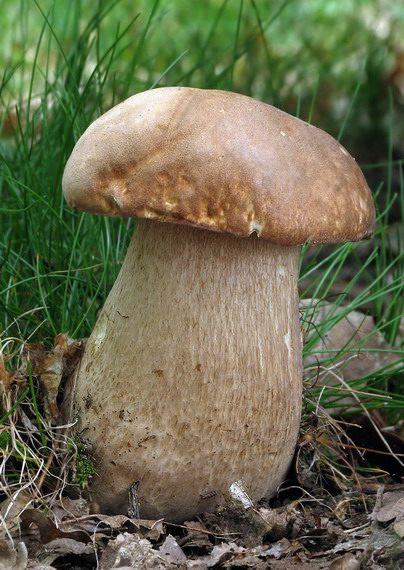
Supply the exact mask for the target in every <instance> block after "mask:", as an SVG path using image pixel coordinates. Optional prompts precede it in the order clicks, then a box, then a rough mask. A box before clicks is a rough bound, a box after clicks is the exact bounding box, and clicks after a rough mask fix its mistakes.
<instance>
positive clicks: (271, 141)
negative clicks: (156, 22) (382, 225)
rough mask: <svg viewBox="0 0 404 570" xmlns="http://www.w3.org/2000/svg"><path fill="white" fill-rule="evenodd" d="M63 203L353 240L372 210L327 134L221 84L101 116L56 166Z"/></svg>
mask: <svg viewBox="0 0 404 570" xmlns="http://www.w3.org/2000/svg"><path fill="white" fill-rule="evenodd" d="M63 192H64V195H65V198H66V200H67V202H68V203H69V205H71V206H73V207H76V208H78V209H79V210H83V211H86V212H90V213H95V214H102V215H107V216H123V217H131V216H136V217H143V218H150V219H156V220H159V221H165V222H174V223H183V224H189V225H192V226H196V227H200V228H204V229H210V230H215V231H219V232H227V233H232V234H235V235H238V236H241V237H247V236H249V235H251V234H252V233H254V232H255V233H257V234H258V235H259V236H260V237H261V238H264V239H266V240H268V241H270V242H272V243H277V244H281V245H300V244H303V243H306V242H311V243H312V244H319V243H337V242H344V241H358V240H360V239H362V238H363V237H369V236H371V235H372V228H373V222H374V217H375V210H374V205H373V200H372V196H371V193H370V190H369V188H368V186H367V183H366V181H365V178H364V176H363V174H362V172H361V170H360V168H359V167H358V166H357V164H356V162H355V160H354V159H353V158H352V157H351V156H350V154H349V153H348V152H347V151H346V150H345V149H344V148H343V147H342V146H341V145H340V144H339V143H338V142H337V141H336V140H335V139H333V138H332V137H331V136H330V135H328V134H327V133H325V132H324V131H322V130H320V129H318V128H316V127H314V126H312V125H309V124H308V123H305V122H304V121H301V120H299V119H297V118H295V117H292V116H291V115H288V114H287V113H284V112H283V111H280V110H279V109H276V108H274V107H272V106H270V105H267V104H266V103H262V102H259V101H256V100H254V99H252V98H250V97H246V96H244V95H239V94H237V93H230V92H227V91H213V90H203V89H193V88H188V87H165V88H160V89H154V90H151V91H146V92H143V93H139V94H137V95H134V96H133V97H130V98H129V99H127V100H126V101H124V102H123V103H120V104H119V105H117V106H116V107H114V108H112V109H111V110H110V111H108V112H107V113H105V114H104V115H102V116H101V117H100V118H99V119H97V120H96V121H95V122H94V123H92V124H91V125H90V126H89V128H88V129H87V130H86V131H85V133H84V134H83V136H82V137H81V138H80V140H79V141H78V142H77V144H76V146H75V148H74V150H73V152H72V155H71V157H70V159H69V161H68V163H67V165H66V169H65V172H64V176H63Z"/></svg>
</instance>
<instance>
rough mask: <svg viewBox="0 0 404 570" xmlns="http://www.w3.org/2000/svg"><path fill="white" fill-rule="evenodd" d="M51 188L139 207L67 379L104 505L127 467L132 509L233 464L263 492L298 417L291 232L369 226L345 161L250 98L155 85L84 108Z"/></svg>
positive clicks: (185, 509)
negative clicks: (101, 109)
mask: <svg viewBox="0 0 404 570" xmlns="http://www.w3.org/2000/svg"><path fill="white" fill-rule="evenodd" d="M63 192H64V195H65V197H66V200H67V202H68V203H69V204H70V205H71V206H73V207H76V208H78V209H80V210H83V211H86V212H91V213H95V214H102V215H108V216H123V217H128V216H136V217H138V218H141V220H139V221H138V222H137V223H136V227H135V231H134V235H133V238H132V241H131V243H130V246H129V249H128V252H127V255H126V257H125V260H124V263H123V266H122V269H121V271H120V274H119V276H118V278H117V281H116V283H115V285H114V286H113V289H112V290H111V292H110V295H109V297H108V299H107V301H106V304H105V306H104V308H103V309H102V311H101V313H100V315H99V318H98V321H97V323H96V325H95V328H94V330H93V332H92V334H91V336H90V338H89V340H88V342H87V346H86V349H85V353H84V356H83V359H82V361H81V364H80V367H79V369H78V372H77V374H76V376H75V381H74V386H73V389H72V398H73V408H74V414H75V415H76V416H77V417H78V430H79V432H80V435H81V437H82V438H83V439H84V440H85V441H87V442H88V443H89V444H90V446H91V450H92V453H93V455H94V457H95V458H96V461H97V469H98V471H97V476H96V477H94V482H93V490H94V492H95V493H96V495H97V500H98V502H99V503H100V504H101V507H102V508H103V509H104V510H105V511H106V512H114V513H117V512H124V511H125V509H127V506H128V496H129V490H130V489H131V487H132V485H133V484H135V483H136V484H137V485H138V500H139V505H140V515H141V516H142V517H150V518H153V517H164V518H166V519H168V520H174V521H181V520H185V519H186V518H188V517H191V516H193V515H195V514H196V513H198V512H201V511H205V510H211V509H213V508H214V507H215V506H216V505H218V504H220V503H221V501H222V500H223V493H224V492H225V491H226V490H227V489H228V487H229V486H230V485H231V484H232V483H233V482H234V481H238V480H240V479H242V480H244V481H245V483H246V486H247V489H248V490H249V492H250V494H251V496H252V498H253V499H260V498H262V497H264V496H267V495H269V494H271V493H273V492H274V491H275V490H276V488H277V486H278V485H279V484H280V483H281V482H282V480H283V479H284V477H285V474H286V472H287V470H288V467H289V465H290V462H291V459H292V456H293V452H294V447H295V443H296V439H297V435H298V427H299V420H300V408H301V390H302V347H301V335H300V326H299V313H298V294H297V278H298V259H299V251H300V248H299V246H300V245H301V244H304V243H306V242H310V243H312V244H319V243H335V242H341V241H357V240H360V239H361V238H363V237H368V236H370V235H371V232H372V226H373V221H374V207H373V202H372V198H371V194H370V191H369V188H368V186H367V184H366V182H365V179H364V177H363V175H362V173H361V171H360V169H359V167H358V166H357V165H356V163H355V161H354V160H353V159H352V157H351V156H350V155H349V154H348V152H347V151H346V150H345V149H344V148H343V147H342V146H341V145H340V144H339V143H338V142H337V141H336V140H334V139H333V138H332V137H330V136H329V135H327V134H326V133H324V132H323V131H321V130H320V129H317V128H315V127H313V126H310V125H308V124H307V123H305V122H303V121H301V120H299V119H296V118H294V117H292V116H290V115H288V114H286V113H284V112H282V111H280V110H278V109H275V108H274V107H271V106H270V105H267V104H265V103H261V102H258V101H255V100H254V99H251V98H250V97H246V96H242V95H239V94H236V93H229V92H225V91H210V90H201V89H192V88H186V87H172V88H161V89H156V90H153V91H148V92H144V93H139V94H137V95H135V96H133V97H130V98H129V99H127V100H126V101H124V102H123V103H121V104H119V105H117V106H116V107H114V108H113V109H111V110H110V111H108V112H107V113H105V115H103V116H102V117H100V118H99V119H97V120H96V121H95V122H94V123H93V124H92V125H90V127H89V128H88V129H87V130H86V132H85V133H84V134H83V136H82V137H81V139H80V140H79V141H78V142H77V145H76V147H75V148H74V150H73V153H72V155H71V157H70V159H69V161H68V163H67V166H66V169H65V172H64V177H63ZM158 222H172V223H158ZM206 230H213V231H206Z"/></svg>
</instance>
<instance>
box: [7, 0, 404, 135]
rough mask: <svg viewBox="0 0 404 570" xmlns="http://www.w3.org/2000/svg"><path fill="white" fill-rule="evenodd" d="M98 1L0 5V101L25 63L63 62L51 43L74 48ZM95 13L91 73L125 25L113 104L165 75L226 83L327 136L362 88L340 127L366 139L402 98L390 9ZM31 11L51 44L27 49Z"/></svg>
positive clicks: (133, 0)
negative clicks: (4, 72) (8, 75)
mask: <svg viewBox="0 0 404 570" xmlns="http://www.w3.org/2000/svg"><path fill="white" fill-rule="evenodd" d="M96 6H97V5H96V3H95V2H94V1H92V0H82V1H78V0H71V1H69V2H64V1H63V0H53V1H52V0H20V1H19V2H18V1H15V0H0V10H1V16H2V36H1V38H0V46H1V50H0V68H2V69H6V68H8V69H12V68H13V67H14V66H15V65H19V66H20V67H21V69H20V71H19V73H15V74H14V75H13V78H12V80H11V81H10V82H9V83H8V85H7V90H6V91H5V92H4V93H3V94H2V96H3V99H4V101H6V102H9V101H11V100H12V99H15V98H16V97H18V96H22V97H23V96H24V92H26V90H27V85H28V84H29V82H30V80H31V69H32V65H33V64H34V62H36V65H38V67H39V68H42V69H43V70H44V69H45V67H46V68H49V69H50V71H54V70H56V67H57V64H58V59H59V58H60V55H61V54H60V50H59V49H56V46H55V42H56V38H57V41H58V42H60V44H61V45H62V46H63V49H64V51H65V52H66V53H69V52H72V51H73V50H74V49H76V48H77V47H78V46H77V45H75V44H76V43H77V41H78V31H79V32H80V33H83V31H84V30H85V27H86V25H87V24H88V22H89V20H90V18H91V17H93V15H94V13H95V9H96ZM105 9H108V10H109V12H108V14H107V16H106V17H105V18H104V19H103V20H102V21H101V22H100V23H99V26H100V34H97V37H95V34H94V32H93V37H92V38H91V37H90V38H88V41H89V42H90V43H91V42H93V46H92V51H93V56H92V59H91V58H90V59H89V60H88V61H87V62H86V70H85V71H86V73H87V74H88V75H89V74H90V73H91V72H92V71H93V69H94V66H95V65H96V62H97V61H98V60H99V56H100V54H103V53H105V52H106V50H108V48H109V47H110V46H111V45H112V44H113V43H114V41H115V39H116V37H117V35H119V34H120V33H122V31H123V30H124V28H125V27H126V26H128V25H130V23H131V22H132V25H131V26H130V29H129V30H128V32H127V34H125V36H124V38H123V40H122V42H120V43H119V44H118V45H117V46H116V49H117V50H118V51H119V56H118V57H115V59H114V61H113V62H112V64H111V69H110V73H109V75H108V78H107V79H106V81H107V85H106V87H107V89H106V91H107V92H109V93H110V95H111V97H112V93H115V100H116V99H123V98H125V97H127V96H128V95H129V94H132V93H135V92H137V91H139V90H143V89H147V88H150V86H151V85H153V84H154V83H155V82H157V81H159V78H160V77H161V76H162V75H163V74H164V73H165V75H164V77H163V78H162V79H161V81H160V85H175V84H182V85H191V86H195V87H204V88H219V89H230V88H231V89H232V90H234V91H239V92H242V93H245V94H247V95H251V96H253V97H256V98H257V99H260V100H264V101H266V102H268V103H273V104H275V105H276V106H279V107H282V108H284V109H285V110H286V111H288V112H291V113H293V114H298V115H300V116H302V118H305V119H307V118H309V117H310V118H311V119H312V121H313V122H315V123H316V124H319V125H321V126H322V127H323V128H325V129H326V130H328V131H330V132H331V134H333V135H334V136H337V135H338V133H339V126H340V125H341V121H342V120H343V118H344V117H345V114H346V112H347V109H348V107H349V106H350V105H351V104H352V97H353V95H354V94H355V92H356V90H357V88H358V86H360V87H359V92H358V93H357V96H356V97H355V101H354V103H353V104H354V109H353V114H352V121H351V122H350V125H349V130H350V131H352V130H353V132H352V133H351V134H352V135H353V136H355V135H357V134H358V133H359V131H361V133H362V134H361V137H359V138H363V137H365V139H366V138H367V135H368V133H369V131H375V129H376V130H377V129H380V128H381V129H382V130H383V128H384V127H385V126H386V125H385V122H386V120H387V119H385V117H386V116H387V115H388V97H387V90H388V87H389V86H390V87H391V88H392V90H393V92H394V96H395V99H396V101H397V103H398V104H402V103H403V97H404V85H403V81H404V77H403V75H404V69H400V65H402V66H403V67H404V64H403V62H402V56H403V53H404V43H403V37H404V33H403V32H404V4H402V3H400V2H392V1H391V0H327V2H324V1H323V0H306V1H304V2H301V1H300V0H274V1H272V2H269V1H268V0H245V1H244V2H243V1H241V2H239V1H235V0H231V1H229V0H224V1H223V0H204V1H203V2H183V1H180V0H160V1H153V0H120V1H118V2H112V1H102V0H98V12H99V13H101V12H102V11H105ZM41 11H42V12H43V14H46V15H47V17H48V18H49V22H50V24H51V26H52V30H53V32H52V33H53V38H49V39H46V41H43V42H42V44H41V46H40V48H39V50H38V53H37V46H38V38H39V37H40V35H41V33H42V29H43V23H44V16H43V14H41ZM149 24H150V26H149ZM147 28H148V29H147ZM146 29H147V42H145V31H146ZM82 40H83V38H81V41H82ZM140 48H141V49H140ZM174 62H175V63H174ZM400 62H401V63H400ZM173 63H174V65H173ZM170 66H172V67H171V69H169V68H170ZM128 69H131V70H132V74H131V77H130V80H129V81H128V80H127V71H128ZM167 69H169V71H168V72H167ZM121 77H124V80H123V81H121V80H120V78H121ZM35 81H36V84H35V85H34V89H33V91H34V93H36V92H40V91H41V76H40V75H39V74H38V75H37V76H36V78H35ZM108 83H109V85H108ZM108 87H109V88H108ZM25 95H26V93H25ZM313 97H315V99H316V102H315V105H312V99H313ZM110 104H111V101H106V102H105V105H106V106H109V105H110ZM311 108H313V109H314V114H313V116H312V117H311V112H310V110H311ZM396 137H397V140H398V139H399V133H396Z"/></svg>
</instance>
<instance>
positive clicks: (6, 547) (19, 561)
mask: <svg viewBox="0 0 404 570" xmlns="http://www.w3.org/2000/svg"><path fill="white" fill-rule="evenodd" d="M27 562H28V552H27V547H26V546H25V544H24V543H23V542H19V543H18V544H17V547H16V548H14V547H13V546H12V545H11V544H10V542H8V541H7V540H4V539H3V538H1V539H0V570H11V569H12V570H25V568H26V567H27Z"/></svg>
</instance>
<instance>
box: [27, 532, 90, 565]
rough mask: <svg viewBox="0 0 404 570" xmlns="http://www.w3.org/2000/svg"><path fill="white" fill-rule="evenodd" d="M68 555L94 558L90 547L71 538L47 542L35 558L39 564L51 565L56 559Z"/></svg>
mask: <svg viewBox="0 0 404 570" xmlns="http://www.w3.org/2000/svg"><path fill="white" fill-rule="evenodd" d="M69 554H74V555H75V556H86V557H88V556H94V557H95V551H94V547H93V546H92V545H85V544H83V543H82V542H78V541H77V540H74V539H72V538H56V539H55V540H52V541H51V542H47V543H46V545H45V546H44V548H42V549H41V550H39V551H38V552H37V553H36V557H37V558H38V560H39V561H40V562H41V563H44V564H52V562H54V561H55V560H56V559H57V558H60V557H61V556H66V555H69Z"/></svg>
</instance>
